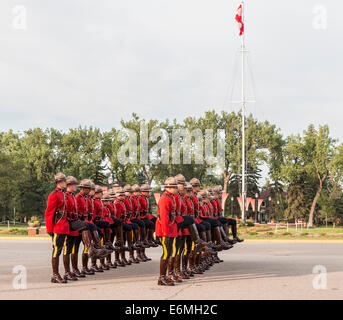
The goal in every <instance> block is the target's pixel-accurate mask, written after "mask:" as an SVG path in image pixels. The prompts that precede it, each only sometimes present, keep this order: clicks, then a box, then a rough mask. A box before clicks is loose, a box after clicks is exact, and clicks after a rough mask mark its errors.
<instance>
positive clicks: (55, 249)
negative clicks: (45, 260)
mask: <svg viewBox="0 0 343 320" xmlns="http://www.w3.org/2000/svg"><path fill="white" fill-rule="evenodd" d="M56 237H57V233H55V234H54V241H53V243H54V254H53V257H54V258H56V256H57V244H56Z"/></svg>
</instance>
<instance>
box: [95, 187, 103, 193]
mask: <svg viewBox="0 0 343 320" xmlns="http://www.w3.org/2000/svg"><path fill="white" fill-rule="evenodd" d="M101 192H103V190H102V187H101V186H95V191H94V193H101Z"/></svg>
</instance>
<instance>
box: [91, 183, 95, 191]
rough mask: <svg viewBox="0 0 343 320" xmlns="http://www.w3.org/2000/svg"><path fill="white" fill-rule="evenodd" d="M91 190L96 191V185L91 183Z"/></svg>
mask: <svg viewBox="0 0 343 320" xmlns="http://www.w3.org/2000/svg"><path fill="white" fill-rule="evenodd" d="M91 189H92V190H95V183H94V182H92V181H91Z"/></svg>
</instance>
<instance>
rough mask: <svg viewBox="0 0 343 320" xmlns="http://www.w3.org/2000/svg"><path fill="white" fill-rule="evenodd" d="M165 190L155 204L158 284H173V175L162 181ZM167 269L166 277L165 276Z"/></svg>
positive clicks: (175, 226)
mask: <svg viewBox="0 0 343 320" xmlns="http://www.w3.org/2000/svg"><path fill="white" fill-rule="evenodd" d="M164 188H165V191H164V193H163V194H162V196H161V198H160V200H159V201H158V204H157V220H156V236H158V237H161V239H162V241H161V243H162V247H163V253H162V257H161V260H160V276H159V278H158V282H157V284H158V285H161V286H173V285H174V276H173V269H174V268H173V265H174V261H173V260H174V259H171V258H172V257H175V254H176V245H175V238H176V237H177V235H178V230H177V225H176V222H175V199H174V194H176V193H177V191H178V189H177V182H176V179H175V178H174V177H169V178H168V179H167V180H166V181H165V183H164ZM167 269H168V277H167Z"/></svg>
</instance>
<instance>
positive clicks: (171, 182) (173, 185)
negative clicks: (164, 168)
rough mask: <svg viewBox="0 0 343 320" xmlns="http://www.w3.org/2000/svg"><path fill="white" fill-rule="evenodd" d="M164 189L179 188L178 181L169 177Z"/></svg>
mask: <svg viewBox="0 0 343 320" xmlns="http://www.w3.org/2000/svg"><path fill="white" fill-rule="evenodd" d="M163 187H164V188H177V181H176V179H175V178H174V177H169V178H167V179H166V181H164V186H163Z"/></svg>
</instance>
